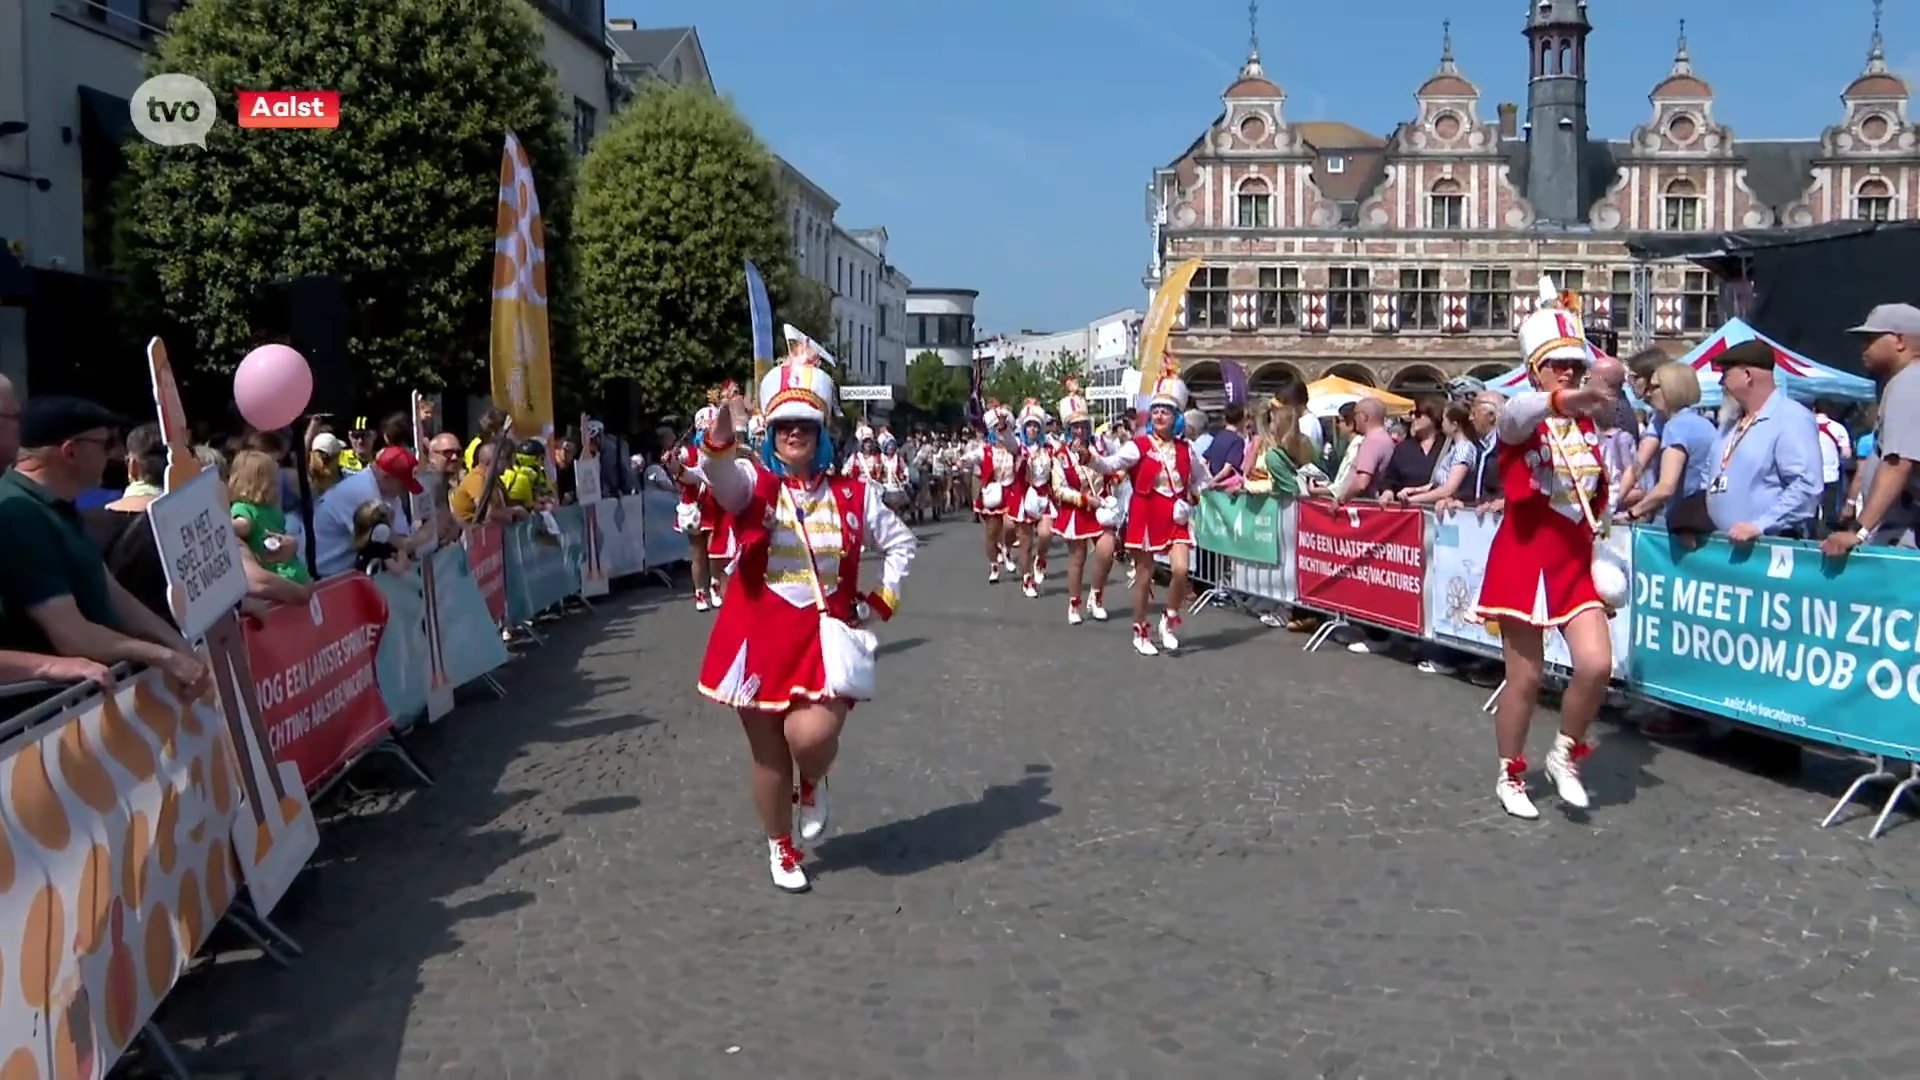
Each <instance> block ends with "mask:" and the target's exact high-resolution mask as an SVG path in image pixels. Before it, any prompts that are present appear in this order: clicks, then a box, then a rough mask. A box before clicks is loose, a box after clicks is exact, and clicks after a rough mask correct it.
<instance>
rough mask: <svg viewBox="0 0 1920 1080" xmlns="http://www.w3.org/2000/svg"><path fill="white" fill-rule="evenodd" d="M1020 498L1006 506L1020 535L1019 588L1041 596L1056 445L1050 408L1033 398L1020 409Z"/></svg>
mask: <svg viewBox="0 0 1920 1080" xmlns="http://www.w3.org/2000/svg"><path fill="white" fill-rule="evenodd" d="M1019 440H1020V454H1021V469H1020V476H1021V480H1022V483H1023V486H1024V490H1023V492H1022V494H1021V497H1020V501H1018V502H1016V503H1011V504H1009V505H1008V506H1007V524H1008V525H1010V526H1012V527H1013V528H1014V530H1015V533H1016V535H1017V536H1018V537H1019V539H1020V591H1021V592H1022V593H1023V594H1025V595H1026V597H1027V599H1029V600H1032V599H1037V598H1038V597H1039V596H1040V583H1041V582H1043V581H1045V580H1046V577H1047V548H1048V547H1049V546H1051V545H1052V543H1053V449H1052V447H1051V446H1050V445H1049V444H1048V442H1047V410H1046V409H1044V408H1042V407H1041V405H1040V403H1039V402H1038V401H1036V400H1034V399H1033V398H1028V399H1027V401H1026V404H1025V405H1024V406H1022V407H1021V409H1020V429H1019Z"/></svg>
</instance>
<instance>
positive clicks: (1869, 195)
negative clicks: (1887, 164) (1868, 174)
mask: <svg viewBox="0 0 1920 1080" xmlns="http://www.w3.org/2000/svg"><path fill="white" fill-rule="evenodd" d="M1853 216H1854V217H1856V218H1859V219H1860V220H1861V221H1892V220H1893V189H1892V188H1890V187H1888V186H1887V182H1886V181H1885V180H1868V181H1866V182H1865V183H1863V184H1861V185H1860V189H1859V191H1858V192H1857V193H1855V195H1854V197H1853Z"/></svg>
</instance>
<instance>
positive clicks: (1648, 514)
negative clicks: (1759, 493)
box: [1617, 362, 1716, 534]
mask: <svg viewBox="0 0 1920 1080" xmlns="http://www.w3.org/2000/svg"><path fill="white" fill-rule="evenodd" d="M1647 404H1648V405H1649V406H1651V407H1652V409H1653V414H1654V416H1655V417H1657V418H1658V425H1657V426H1658V430H1659V432H1660V434H1659V446H1660V453H1659V454H1658V455H1657V456H1656V457H1655V458H1654V459H1653V468H1652V471H1651V472H1650V473H1649V475H1650V476H1651V477H1652V478H1653V486H1652V487H1650V488H1646V489H1644V490H1641V491H1636V492H1631V493H1629V494H1628V496H1627V497H1626V498H1625V499H1622V500H1621V512H1620V513H1619V514H1618V515H1617V517H1618V519H1619V520H1621V521H1626V522H1643V521H1651V520H1652V519H1653V517H1654V515H1655V514H1659V513H1660V512H1661V511H1662V510H1663V509H1664V510H1665V511H1666V513H1665V514H1664V515H1663V518H1664V521H1665V523H1666V525H1667V528H1668V529H1670V530H1672V531H1674V532H1680V533H1687V532H1694V533H1703V534H1704V533H1710V532H1712V531H1713V519H1712V518H1710V517H1708V516H1707V485H1708V483H1710V482H1711V477H1712V472H1713V462H1712V461H1711V460H1710V459H1711V457H1712V454H1713V443H1714V437H1715V434H1716V433H1715V431H1714V426H1713V421H1711V420H1708V419H1707V418H1706V417H1705V416H1704V415H1702V414H1701V413H1700V411H1699V410H1698V409H1697V408H1695V406H1697V405H1699V404H1700V376H1699V374H1698V373H1696V372H1695V371H1694V370H1693V367H1692V366H1691V365H1689V364H1682V363H1678V362H1675V363H1670V364H1662V365H1661V366H1660V367H1659V368H1657V369H1655V370H1654V372H1653V375H1652V377H1651V378H1649V379H1648V380H1647Z"/></svg>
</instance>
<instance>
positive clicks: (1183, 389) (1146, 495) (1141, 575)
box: [1087, 356, 1209, 656]
mask: <svg viewBox="0 0 1920 1080" xmlns="http://www.w3.org/2000/svg"><path fill="white" fill-rule="evenodd" d="M1165 365H1166V370H1165V373H1164V374H1162V375H1161V376H1160V377H1159V378H1158V379H1156V380H1155V381H1154V384H1153V393H1152V396H1151V398H1150V399H1149V400H1148V403H1147V415H1148V430H1147V431H1146V433H1145V434H1141V435H1136V436H1134V438H1133V441H1132V442H1127V443H1122V444H1121V445H1120V447H1119V448H1118V449H1117V450H1116V451H1115V452H1114V453H1112V454H1110V455H1108V456H1105V457H1095V456H1094V455H1092V454H1091V453H1089V454H1088V455H1087V461H1089V462H1090V463H1091V464H1092V465H1093V466H1094V467H1095V468H1097V469H1099V470H1100V471H1101V472H1103V473H1105V474H1107V475H1109V476H1117V475H1125V476H1126V477H1127V482H1128V483H1129V484H1130V485H1131V486H1132V488H1133V495H1132V498H1131V499H1130V501H1129V505H1128V506H1127V521H1126V527H1125V531H1124V534H1123V538H1124V540H1125V544H1126V549H1127V551H1128V552H1130V553H1131V554H1132V556H1133V566H1134V578H1133V648H1134V651H1135V652H1138V653H1139V654H1140V655H1142V656H1152V655H1154V654H1156V653H1158V652H1159V651H1160V650H1159V649H1156V648H1154V645H1153V642H1152V641H1151V640H1149V639H1148V630H1149V629H1150V625H1149V623H1148V622H1147V605H1148V604H1149V603H1150V602H1151V599H1152V592H1153V566H1154V563H1153V557H1154V556H1155V555H1156V554H1159V553H1160V552H1163V551H1164V552H1166V554H1167V564H1168V571H1169V577H1171V579H1172V581H1171V583H1170V587H1169V589H1168V591H1167V607H1166V610H1165V611H1163V612H1162V613H1161V615H1160V644H1161V645H1162V646H1164V647H1165V648H1166V649H1167V650H1168V651H1172V650H1174V649H1178V648H1179V647H1180V638H1179V635H1178V631H1179V629H1180V605H1182V604H1184V603H1186V598H1187V592H1188V590H1189V587H1188V584H1187V560H1188V558H1189V556H1190V555H1191V553H1192V551H1193V533H1192V531H1191V530H1189V528H1188V526H1187V522H1188V520H1189V519H1190V518H1191V517H1192V515H1193V507H1194V504H1195V503H1197V502H1199V500H1200V493H1201V492H1203V491H1205V490H1206V488H1207V482H1208V479H1209V478H1208V474H1207V468H1206V463H1205V462H1203V461H1201V460H1200V455H1198V454H1196V453H1194V452H1193V444H1192V443H1191V442H1188V441H1187V439H1186V437H1185V431H1184V428H1185V426H1186V422H1185V420H1184V419H1183V418H1182V416H1181V415H1180V414H1181V412H1182V411H1183V410H1184V409H1186V407H1187V384H1186V383H1184V382H1181V381H1180V378H1179V376H1178V375H1176V374H1175V369H1174V364H1173V357H1171V356H1168V357H1166V359H1165Z"/></svg>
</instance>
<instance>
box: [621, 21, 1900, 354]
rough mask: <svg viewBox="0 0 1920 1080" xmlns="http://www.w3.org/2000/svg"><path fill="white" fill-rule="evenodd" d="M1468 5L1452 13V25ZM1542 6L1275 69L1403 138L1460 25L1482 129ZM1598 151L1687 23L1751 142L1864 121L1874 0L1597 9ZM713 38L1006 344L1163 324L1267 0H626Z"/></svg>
mask: <svg viewBox="0 0 1920 1080" xmlns="http://www.w3.org/2000/svg"><path fill="white" fill-rule="evenodd" d="M1916 5H1920V0H1892V2H1891V3H1889V4H1888V5H1887V11H1886V15H1885V22H1884V33H1885V37H1886V41H1887V56H1888V59H1889V62H1890V63H1892V64H1893V65H1894V67H1895V68H1896V69H1898V70H1900V71H1901V72H1902V73H1903V74H1906V75H1908V76H1909V78H1912V77H1913V76H1914V75H1916V74H1920V18H1915V17H1914V14H1913V12H1914V8H1915V7H1916ZM1450 7H1451V8H1452V10H1449V8H1450ZM1523 7H1524V3H1523V0H1455V2H1454V3H1453V4H1451V5H1449V4H1447V3H1445V2H1442V3H1432V2H1427V0H1366V2H1361V3H1343V4H1328V5H1312V6H1309V5H1307V4H1303V3H1298V2H1295V3H1285V4H1283V3H1279V2H1276V0H1267V2H1266V3H1263V4H1262V5H1261V11H1260V53H1261V59H1262V62H1263V63H1264V65H1265V67H1266V70H1267V74H1268V76H1269V77H1270V78H1272V79H1274V80H1275V81H1276V82H1278V83H1279V84H1280V85H1281V86H1282V87H1283V88H1284V89H1285V90H1286V91H1287V95H1288V98H1287V104H1286V114H1287V116H1288V117H1289V118H1291V119H1295V120H1319V119H1336V120H1345V121H1347V122H1348V123H1351V124H1354V125H1357V126H1359V127H1361V128H1364V129H1366V130H1370V131H1375V132H1379V133H1381V134H1383V135H1384V134H1386V133H1387V132H1389V131H1391V130H1392V129H1393V126H1394V125H1395V124H1396V123H1399V122H1400V121H1402V120H1405V119H1408V118H1409V117H1411V116H1412V114H1413V111H1414V110H1413V91H1414V88H1415V87H1416V86H1418V85H1419V83H1420V82H1421V80H1422V79H1424V78H1425V77H1426V76H1427V75H1428V74H1429V73H1431V72H1432V70H1433V67H1434V65H1435V63H1436V61H1437V60H1438V58H1439V54H1440V34H1441V32H1440V23H1441V20H1442V19H1443V18H1451V19H1452V20H1453V40H1454V54H1455V56H1456V58H1457V59H1458V61H1459V64H1460V67H1461V70H1462V72H1463V73H1464V74H1466V75H1467V76H1468V77H1469V78H1470V79H1472V80H1473V81H1474V82H1475V83H1476V84H1477V85H1478V86H1479V87H1480V89H1481V93H1482V98H1481V110H1480V111H1481V115H1482V116H1483V117H1488V118H1491V117H1492V115H1493V106H1494V104H1495V103H1496V102H1499V101H1521V100H1524V95H1525V90H1526V86H1525V82H1524V79H1525V70H1526V69H1525V64H1526V53H1525V49H1524V44H1523V40H1522V38H1521V36H1520V27H1521V25H1522V21H1523V19H1524V14H1525V13H1524V10H1523ZM1589 12H1590V17H1591V19H1592V20H1593V23H1594V27H1595V28H1594V34H1593V38H1592V40H1591V44H1590V49H1589V70H1590V72H1591V85H1590V87H1589V108H1590V111H1591V114H1592V124H1593V129H1594V132H1595V134H1596V135H1601V134H1604V135H1608V136H1613V137H1622V138H1624V137H1625V136H1626V135H1627V134H1628V132H1630V131H1631V130H1632V128H1633V126H1634V125H1635V124H1639V123H1644V122H1645V121H1646V119H1647V118H1648V114H1649V106H1648V104H1647V91H1649V90H1650V89H1652V87H1653V85H1654V84H1655V83H1656V82H1658V81H1659V80H1660V78H1661V77H1662V76H1664V75H1665V74H1666V72H1667V69H1668V68H1669V67H1670V66H1671V64H1672V61H1673V51H1674V42H1675V38H1676V37H1677V32H1678V25H1677V20H1678V19H1680V18H1682V17H1684V18H1686V20H1687V37H1688V41H1689V45H1690V49H1691V52H1692V56H1693V63H1694V68H1695V70H1696V72H1698V73H1699V74H1700V75H1701V76H1702V77H1704V78H1706V79H1707V80H1708V81H1709V82H1710V83H1711V84H1712V86H1713V88H1714V92H1715V94H1716V97H1717V101H1716V106H1715V115H1716V117H1717V118H1718V119H1719V120H1720V122H1721V123H1723V124H1727V125H1729V126H1731V127H1732V128H1733V130H1734V132H1735V134H1736V135H1738V136H1747V137H1775V138H1781V137H1796V136H1806V137H1811V136H1816V135H1818V134H1819V133H1820V130H1821V129H1822V128H1823V127H1825V126H1827V125H1829V124H1832V123H1834V122H1835V121H1837V120H1838V119H1839V117H1840V101H1839V95H1840V91H1841V90H1842V89H1843V88H1844V87H1845V86H1846V84H1847V83H1848V82H1849V81H1850V80H1851V79H1852V78H1853V76H1854V75H1856V74H1858V73H1859V71H1860V69H1861V67H1862V65H1863V63H1864V62H1865V59H1866V52H1867V44H1868V40H1869V37H1870V35H1871V33H1872V24H1873V6H1872V3H1871V2H1870V0H1826V2H1825V3H1818V4H1816V3H1809V2H1806V0H1744V2H1741V3H1734V2H1732V0H1711V2H1705V0H1591V4H1590V8H1589ZM607 14H608V15H609V16H626V17H631V18H634V19H636V20H638V21H639V23H640V25H642V26H684V25H693V26H695V27H697V28H698V29H699V31H700V40H701V44H702V45H703V46H704V47H705V49H706V53H707V62H708V64H709V66H710V67H711V68H712V70H713V76H714V81H715V82H716V83H717V84H718V85H719V87H720V88H721V90H722V91H723V92H725V93H727V94H729V95H731V96H732V98H733V100H734V102H735V103H736V104H737V105H738V106H739V108H740V110H741V111H742V112H743V113H744V114H745V116H746V117H747V119H748V120H749V121H750V122H751V123H752V124H753V126H754V127H755V129H756V130H758V131H759V133H760V135H761V137H762V138H763V139H765V140H766V141H767V143H768V144H769V145H770V146H772V148H773V149H774V150H775V151H777V152H778V153H780V154H781V155H782V156H784V157H786V158H787V160H789V161H791V162H793V163H794V164H795V165H796V166H798V167H799V168H800V170H801V171H803V172H805V173H806V174H807V175H808V176H810V177H812V178H813V179H814V181H815V182H817V183H819V184H820V185H821V186H822V187H824V188H826V189H827V190H828V191H830V192H832V193H833V195H834V196H835V197H836V198H838V199H839V200H840V213H839V220H840V222H841V224H842V225H845V226H854V227H857V226H869V225H885V226H886V227H887V232H888V234H889V236H890V237H891V242H892V247H891V252H890V254H891V256H892V260H893V262H894V263H895V264H896V265H898V266H899V267H900V268H901V269H902V270H903V271H904V272H905V273H906V274H907V275H908V276H909V277H911V278H912V279H913V281H914V283H915V284H916V285H933V286H943V287H957V288H973V289H978V290H980V302H979V316H980V326H981V329H982V332H983V333H989V332H1012V331H1017V330H1020V329H1023V328H1034V329H1044V330H1057V329H1065V328H1067V327H1070V326H1074V325H1076V324H1084V323H1086V322H1087V321H1088V320H1091V319H1093V318H1094V317H1096V316H1099V315H1102V314H1105V313H1106V312H1109V311H1113V310H1116V309H1118V308H1124V307H1129V306H1137V307H1144V306H1145V302H1146V298H1145V294H1144V290H1143V289H1142V288H1141V285H1140V278H1141V275H1142V274H1143V273H1144V272H1145V269H1146V266H1147V262H1148V258H1149V255H1150V253H1151V252H1150V238H1149V233H1148V230H1147V225H1146V221H1145V194H1144V190H1145V185H1146V183H1147V181H1148V180H1149V178H1150V176H1151V171H1152V170H1153V169H1154V168H1155V167H1156V166H1160V165H1164V164H1166V163H1167V162H1168V161H1170V160H1171V159H1172V158H1173V157H1174V156H1175V155H1177V154H1178V153H1180V152H1181V151H1182V150H1184V149H1185V148H1186V146H1187V145H1188V144H1189V143H1190V142H1192V141H1193V139H1194V138H1195V137H1196V136H1198V135H1199V134H1200V132H1201V131H1202V130H1203V129H1204V127H1205V125H1206V124H1207V123H1208V122H1209V121H1210V120H1212V119H1213V117H1214V115H1215V114H1216V113H1217V112H1218V110H1219V106H1220V100H1219V96H1220V93H1221V91H1222V90H1224V89H1225V88H1226V86H1227V84H1228V83H1229V82H1230V81H1232V78H1233V75H1234V73H1235V71H1237V70H1238V68H1239V65H1240V64H1241V62H1242V61H1243V60H1244V59H1245V57H1246V52H1247V36H1248V26H1247V23H1248V19H1247V5H1246V2H1245V0H784V2H782V0H723V2H716V0H609V2H608V5H607Z"/></svg>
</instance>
